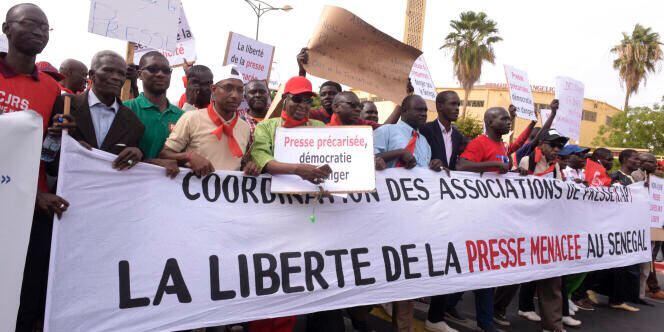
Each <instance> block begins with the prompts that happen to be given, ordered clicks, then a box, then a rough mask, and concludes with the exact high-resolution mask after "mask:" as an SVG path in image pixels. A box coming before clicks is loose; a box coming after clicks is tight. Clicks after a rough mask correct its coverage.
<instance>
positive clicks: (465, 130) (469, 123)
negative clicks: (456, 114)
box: [454, 118, 484, 139]
mask: <svg viewBox="0 0 664 332" xmlns="http://www.w3.org/2000/svg"><path fill="white" fill-rule="evenodd" d="M454 125H455V126H456V127H457V129H459V132H460V133H462V134H463V135H464V136H466V137H468V138H470V139H473V138H475V137H477V136H479V135H482V132H484V126H483V125H482V122H480V121H478V120H475V119H473V118H465V119H459V120H457V121H456V122H455V123H454Z"/></svg>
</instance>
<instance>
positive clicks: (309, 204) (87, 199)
mask: <svg viewBox="0 0 664 332" xmlns="http://www.w3.org/2000/svg"><path fill="white" fill-rule="evenodd" d="M62 149H63V153H62V155H61V156H62V157H61V162H60V175H61V177H60V178H59V180H60V182H59V183H58V190H59V191H60V194H61V195H62V196H63V197H65V198H66V199H67V200H68V201H69V203H71V205H70V207H69V209H68V210H67V212H65V213H64V215H63V218H62V220H60V221H58V222H56V223H55V224H54V230H53V244H52V249H51V264H50V273H49V283H48V285H49V287H48V298H47V307H46V326H45V331H46V332H60V331H67V332H69V331H122V332H134V331H136V332H138V331H180V330H189V329H194V328H200V327H206V326H217V325H228V324H232V323H234V322H246V321H253V320H258V319H262V318H267V317H284V316H291V315H299V314H305V313H309V312H320V311H328V310H334V309H340V308H349V307H356V306H359V305H367V304H374V303H388V302H392V301H399V300H405V299H413V298H420V297H426V296H430V295H433V294H449V293H455V292H459V291H465V290H472V289H481V288H488V287H496V286H502V285H511V284H519V283H523V282H528V281H532V280H540V279H545V278H551V277H554V276H560V275H568V274H575V273H582V272H587V271H594V270H601V269H607V268H612V267H618V266H626V265H632V264H637V263H640V262H646V261H650V260H651V251H650V241H649V240H650V225H649V221H648V220H647V216H648V193H647V190H646V188H644V187H643V185H642V184H636V185H632V186H630V187H628V188H625V187H611V188H586V187H580V186H577V185H576V184H573V183H565V182H562V181H558V180H552V179H542V178H537V177H521V176H518V175H516V174H505V175H497V174H487V173H485V174H484V175H482V176H480V175H479V174H473V173H463V172H452V175H451V176H447V175H446V174H444V173H436V172H433V171H430V170H429V169H427V168H425V167H415V168H414V169H412V170H406V169H403V168H393V169H388V170H385V171H380V172H377V175H376V176H377V185H376V192H373V193H357V194H349V195H348V198H346V199H339V198H336V197H325V198H323V199H322V200H320V201H317V200H316V198H314V197H313V195H285V194H282V195H273V194H271V193H270V190H269V188H270V178H269V177H268V176H260V177H244V176H243V175H242V173H240V172H216V173H213V174H211V175H209V176H207V177H204V178H201V179H199V178H197V177H196V176H194V175H193V173H187V172H186V171H185V170H184V169H183V172H181V173H180V174H179V175H178V176H177V177H176V178H175V179H169V178H167V177H166V176H164V170H163V168H159V167H157V166H154V165H151V164H145V163H139V164H138V165H136V166H135V167H134V168H132V169H130V170H126V171H121V172H118V171H117V170H114V169H113V168H112V167H111V163H112V161H113V159H114V158H115V156H114V155H111V154H108V153H105V152H101V151H99V150H92V151H88V150H86V149H84V148H82V147H81V146H80V145H79V144H78V143H76V142H74V141H73V140H72V139H70V138H69V137H65V139H64V140H63V147H62ZM372 164H373V163H372ZM62 176H64V179H63V178H62ZM314 207H315V214H316V220H315V222H311V221H310V218H309V216H310V215H311V214H312V210H313V209H314ZM515 211H518V212H519V213H518V216H515ZM624 243H626V244H627V245H623V244H624ZM397 266H398V270H399V272H397V268H396V267H397Z"/></svg>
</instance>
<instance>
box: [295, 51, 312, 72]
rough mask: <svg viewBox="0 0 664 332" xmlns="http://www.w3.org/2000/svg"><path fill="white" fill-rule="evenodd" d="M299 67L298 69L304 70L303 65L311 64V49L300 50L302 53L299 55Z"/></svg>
mask: <svg viewBox="0 0 664 332" xmlns="http://www.w3.org/2000/svg"><path fill="white" fill-rule="evenodd" d="M296 59H297V65H298V67H300V68H302V65H306V64H308V63H309V49H308V48H306V47H303V48H302V49H301V50H300V53H298V54H297V57H296Z"/></svg>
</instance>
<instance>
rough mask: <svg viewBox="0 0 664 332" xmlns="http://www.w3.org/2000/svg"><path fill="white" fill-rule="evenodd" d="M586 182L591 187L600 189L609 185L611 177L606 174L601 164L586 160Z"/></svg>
mask: <svg viewBox="0 0 664 332" xmlns="http://www.w3.org/2000/svg"><path fill="white" fill-rule="evenodd" d="M585 173H586V181H587V182H588V185H589V186H591V187H602V186H610V185H611V177H609V175H608V174H607V173H606V169H605V168H604V166H602V164H600V163H597V162H595V161H593V160H592V159H590V158H588V159H586V168H585Z"/></svg>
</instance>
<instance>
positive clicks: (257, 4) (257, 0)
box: [244, 0, 293, 40]
mask: <svg viewBox="0 0 664 332" xmlns="http://www.w3.org/2000/svg"><path fill="white" fill-rule="evenodd" d="M244 2H246V3H248V4H249V6H251V9H253V10H254V13H256V40H258V28H259V26H260V24H261V16H263V14H265V13H267V12H269V11H272V10H283V11H285V12H287V11H289V10H291V9H293V7H291V6H289V5H285V6H283V7H281V8H277V7H274V6H272V5H270V4H269V3H267V2H265V1H262V0H244Z"/></svg>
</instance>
